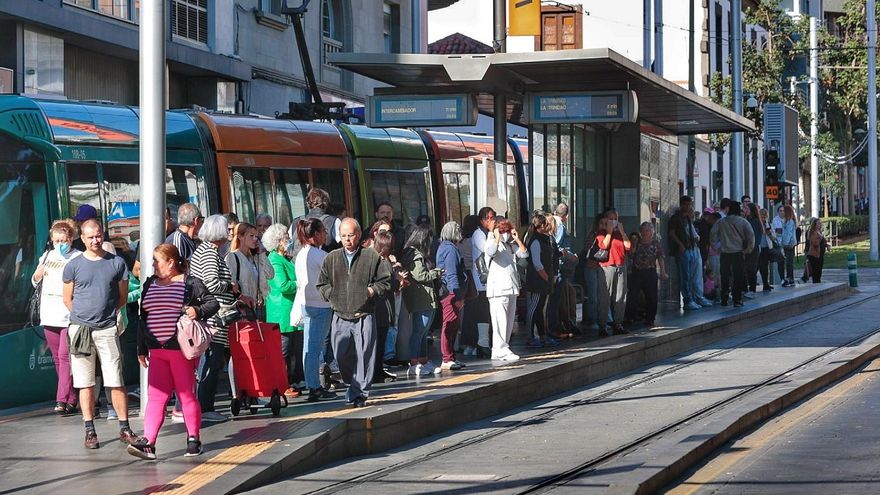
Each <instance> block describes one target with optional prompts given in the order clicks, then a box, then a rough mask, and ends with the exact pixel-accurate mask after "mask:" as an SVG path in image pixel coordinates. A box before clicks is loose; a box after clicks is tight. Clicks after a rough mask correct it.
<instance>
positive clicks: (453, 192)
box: [442, 161, 472, 224]
mask: <svg viewBox="0 0 880 495" xmlns="http://www.w3.org/2000/svg"><path fill="white" fill-rule="evenodd" d="M442 167H443V187H444V188H445V189H446V217H447V218H448V219H449V220H455V221H456V222H458V223H459V224H461V222H462V221H463V220H464V217H466V216H468V215H471V214H472V212H471V194H472V191H471V169H470V163H468V162H453V161H447V162H443V164H442Z"/></svg>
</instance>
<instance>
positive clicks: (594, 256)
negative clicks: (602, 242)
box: [587, 239, 609, 263]
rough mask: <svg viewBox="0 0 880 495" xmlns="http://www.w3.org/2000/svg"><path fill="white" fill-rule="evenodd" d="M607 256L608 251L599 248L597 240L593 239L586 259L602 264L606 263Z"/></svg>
mask: <svg viewBox="0 0 880 495" xmlns="http://www.w3.org/2000/svg"><path fill="white" fill-rule="evenodd" d="M608 256H609V254H608V250H607V249H602V248H601V247H599V240H598V239H594V240H593V244H592V245H591V246H590V250H589V254H588V256H587V257H588V258H589V259H591V260H593V261H598V262H599V263H604V262H606V261H608Z"/></svg>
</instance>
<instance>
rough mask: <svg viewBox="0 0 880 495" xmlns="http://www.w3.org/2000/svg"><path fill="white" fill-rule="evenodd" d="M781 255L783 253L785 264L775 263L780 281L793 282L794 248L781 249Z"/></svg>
mask: <svg viewBox="0 0 880 495" xmlns="http://www.w3.org/2000/svg"><path fill="white" fill-rule="evenodd" d="M782 251H783V253H785V263H782V262H779V261H777V262H776V266H777V268H778V269H779V278H781V279H782V280H793V279H794V247H783V248H782Z"/></svg>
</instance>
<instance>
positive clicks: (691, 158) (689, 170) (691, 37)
mask: <svg viewBox="0 0 880 495" xmlns="http://www.w3.org/2000/svg"><path fill="white" fill-rule="evenodd" d="M695 1H696V0H688V90H689V91H691V92H694V93H696V89H697V88H696V81H694V69H695V67H696V65H695V60H694V43H695V42H696V35H695V29H694V28H695V26H694V25H695V22H696V21H695V15H696V14H695V12H694V2H695ZM696 145H697V143H696V139H695V138H694V136H693V134H691V135H689V136H688V155H687V161H686V162H685V163H686V164H687V165H686V167H685V168H686V171H685V173H686V177H685V181H686V183H687V195H688V196H690V197H691V198H694V202H695V203H696V198H695V197H694V196H695V194H696V188H695V186H694V169H695V168H696V161H697V153H696ZM702 206H703V208H705V207H706V205H702Z"/></svg>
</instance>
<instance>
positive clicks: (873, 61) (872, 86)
mask: <svg viewBox="0 0 880 495" xmlns="http://www.w3.org/2000/svg"><path fill="white" fill-rule="evenodd" d="M866 11H867V16H868V26H867V27H868V239H870V242H871V246H870V249H871V250H870V252H869V257H870V259H871V261H877V260H878V259H880V253H878V245H877V242H878V238H877V52H876V50H877V26H876V25H877V21H876V19H875V16H876V9H875V7H874V0H867V9H866Z"/></svg>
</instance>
